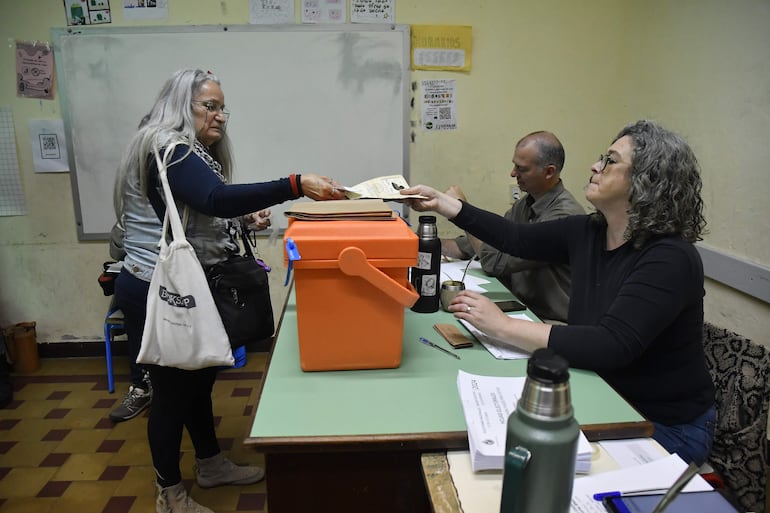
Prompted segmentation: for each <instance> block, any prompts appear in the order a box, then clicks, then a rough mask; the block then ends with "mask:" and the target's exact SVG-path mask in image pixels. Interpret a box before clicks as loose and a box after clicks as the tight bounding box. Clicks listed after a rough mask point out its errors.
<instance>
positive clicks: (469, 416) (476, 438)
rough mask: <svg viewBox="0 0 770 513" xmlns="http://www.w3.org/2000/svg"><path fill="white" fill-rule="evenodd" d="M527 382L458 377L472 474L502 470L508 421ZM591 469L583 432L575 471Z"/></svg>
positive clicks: (505, 378) (497, 378)
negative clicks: (481, 471) (480, 471)
mask: <svg viewBox="0 0 770 513" xmlns="http://www.w3.org/2000/svg"><path fill="white" fill-rule="evenodd" d="M525 381H526V378H510V377H496V376H479V375H476V374H469V373H467V372H464V371H462V370H461V371H458V373H457V388H458V390H459V392H460V402H461V403H462V406H463V413H464V415H465V423H466V425H467V428H468V446H469V447H470V456H471V466H472V467H473V471H474V472H478V471H479V470H490V469H497V470H501V469H502V468H503V461H504V459H505V437H506V432H507V426H508V417H509V416H510V415H511V412H513V410H515V409H516V404H517V403H518V402H519V397H521V393H522V391H523V390H524V382H525ZM590 469H591V445H590V444H589V443H588V439H587V438H586V437H585V435H584V434H583V432H582V431H581V432H580V437H579V439H578V450H577V458H576V461H575V471H576V472H580V473H587V472H589V471H590Z"/></svg>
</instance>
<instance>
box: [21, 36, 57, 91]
mask: <svg viewBox="0 0 770 513" xmlns="http://www.w3.org/2000/svg"><path fill="white" fill-rule="evenodd" d="M16 96H20V97H23V98H42V99H45V100H51V99H53V48H51V45H50V44H49V43H43V42H38V41H34V42H22V41H16Z"/></svg>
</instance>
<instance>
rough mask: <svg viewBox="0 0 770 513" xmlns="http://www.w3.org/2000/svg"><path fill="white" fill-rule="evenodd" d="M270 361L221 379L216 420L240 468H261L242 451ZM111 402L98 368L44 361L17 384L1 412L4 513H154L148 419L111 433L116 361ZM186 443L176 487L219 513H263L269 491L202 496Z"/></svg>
mask: <svg viewBox="0 0 770 513" xmlns="http://www.w3.org/2000/svg"><path fill="white" fill-rule="evenodd" d="M266 357H267V355H266V354H265V353H249V355H248V363H247V365H246V366H245V367H244V368H241V369H233V370H227V371H223V372H221V373H220V375H219V377H218V379H217V382H216V384H215V386H214V394H213V399H214V415H215V417H216V418H215V420H216V422H217V436H218V438H219V440H220V445H221V447H222V449H223V450H224V451H225V452H227V453H228V454H229V457H230V459H232V460H233V461H235V462H237V463H251V464H257V465H262V464H263V458H262V456H261V455H259V454H257V453H255V452H253V451H251V450H248V449H244V448H243V444H242V442H243V439H244V437H245V436H246V434H247V433H248V429H249V425H250V422H251V415H252V411H253V409H254V405H255V402H256V395H257V392H258V388H259V383H260V380H261V379H262V373H263V371H264V368H265V361H266ZM115 373H116V375H115V382H116V390H115V393H112V394H110V393H109V392H108V391H107V376H106V373H105V364H104V359H103V358H66V359H65V358H59V359H45V360H43V361H42V366H41V369H40V370H39V371H37V372H35V373H33V374H29V375H14V376H13V384H14V390H15V392H14V400H13V402H12V403H11V404H10V405H9V406H8V407H7V408H5V409H0V512H3V513H16V512H19V513H22V512H23V513H139V512H142V513H150V512H154V511H155V474H154V471H153V468H152V463H151V459H150V451H149V447H148V445H147V416H146V413H147V412H144V413H143V414H142V415H140V416H139V417H136V418H134V419H132V420H129V421H127V422H122V423H119V424H113V423H112V422H111V421H110V420H109V418H108V414H109V412H110V410H111V409H112V408H113V407H114V406H115V405H116V404H117V403H118V402H119V401H121V400H122V399H123V394H124V393H125V391H126V389H127V386H128V385H127V383H128V359H127V358H120V357H116V358H115ZM194 460H195V457H194V453H193V450H192V444H191V443H190V439H189V438H188V437H187V433H185V438H184V440H183V442H182V456H181V469H182V478H183V479H184V482H185V485H186V487H187V489H188V490H190V491H191V495H192V497H193V498H194V499H195V500H196V501H198V502H200V503H201V504H203V505H205V506H207V507H209V508H211V509H213V510H214V511H215V512H216V513H230V512H244V511H248V512H266V511H267V506H266V494H265V483H264V481H262V482H261V483H257V484H254V485H250V486H226V487H220V488H213V489H208V490H204V489H201V488H199V487H198V486H197V485H196V484H195V479H194V474H193V462H194Z"/></svg>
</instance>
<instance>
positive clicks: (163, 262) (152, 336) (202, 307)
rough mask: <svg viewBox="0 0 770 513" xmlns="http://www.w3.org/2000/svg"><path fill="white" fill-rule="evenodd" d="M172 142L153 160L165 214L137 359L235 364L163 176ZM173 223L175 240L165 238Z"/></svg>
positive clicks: (190, 365)
mask: <svg viewBox="0 0 770 513" xmlns="http://www.w3.org/2000/svg"><path fill="white" fill-rule="evenodd" d="M172 150H173V146H171V147H168V148H166V150H165V151H164V154H163V162H161V160H160V157H159V155H158V152H157V151H155V152H154V153H155V162H156V163H157V165H158V173H159V175H160V180H161V183H162V184H163V193H164V195H165V199H166V215H165V217H164V219H163V231H162V234H161V237H160V254H159V255H158V263H157V264H156V265H155V271H154V272H153V274H152V280H151V281H150V291H149V293H148V295H147V318H146V319H145V322H144V334H143V335H142V346H141V348H140V350H139V356H138V357H137V359H136V361H137V363H145V364H154V365H162V366H164V367H177V368H179V369H186V370H194V369H202V368H204V367H218V366H228V367H231V366H232V365H233V364H234V359H233V353H232V350H231V349H230V341H229V339H228V337H227V333H226V332H225V327H224V325H223V324H222V319H221V318H220V317H219V313H218V311H217V307H216V305H215V304H214V299H213V298H212V296H211V291H210V289H209V285H208V282H207V281H206V275H205V274H204V273H203V268H202V267H201V264H200V261H199V260H198V257H197V255H196V254H195V249H193V247H192V245H191V244H190V243H189V242H188V241H187V239H186V238H185V234H184V228H183V227H182V221H181V219H180V218H179V212H178V211H177V209H176V204H175V203H174V197H173V196H172V194H171V188H170V187H169V185H168V178H167V176H166V165H165V162H166V161H167V158H168V156H169V155H170V152H171V151H172ZM169 223H170V224H171V233H172V235H173V240H172V241H171V243H170V244H169V243H168V242H167V241H166V232H167V230H168V225H169Z"/></svg>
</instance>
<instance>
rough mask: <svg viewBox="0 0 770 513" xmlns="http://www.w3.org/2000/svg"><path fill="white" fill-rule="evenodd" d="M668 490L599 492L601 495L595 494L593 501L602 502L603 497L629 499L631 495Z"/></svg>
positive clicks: (646, 489)
mask: <svg viewBox="0 0 770 513" xmlns="http://www.w3.org/2000/svg"><path fill="white" fill-rule="evenodd" d="M667 490H668V488H642V489H639V490H623V491H619V490H613V491H610V492H601V493H595V494H594V500H596V501H601V500H604V499H605V497H629V496H632V495H655V494H659V493H664V492H666V491H667Z"/></svg>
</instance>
